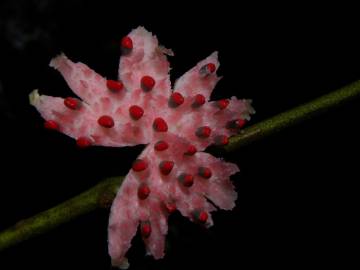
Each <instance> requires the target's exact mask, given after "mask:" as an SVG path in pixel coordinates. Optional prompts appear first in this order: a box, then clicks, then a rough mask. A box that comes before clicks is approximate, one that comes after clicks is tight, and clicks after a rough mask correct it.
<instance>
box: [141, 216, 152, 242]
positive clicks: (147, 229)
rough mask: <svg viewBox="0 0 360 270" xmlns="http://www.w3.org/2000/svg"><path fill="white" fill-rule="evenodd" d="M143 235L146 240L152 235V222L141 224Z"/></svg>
mask: <svg viewBox="0 0 360 270" xmlns="http://www.w3.org/2000/svg"><path fill="white" fill-rule="evenodd" d="M140 231H141V235H142V237H144V238H148V237H149V236H150V235H151V224H150V221H148V220H147V221H142V222H141V224H140Z"/></svg>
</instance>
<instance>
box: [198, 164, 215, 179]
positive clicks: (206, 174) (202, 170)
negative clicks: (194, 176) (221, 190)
mask: <svg viewBox="0 0 360 270" xmlns="http://www.w3.org/2000/svg"><path fill="white" fill-rule="evenodd" d="M198 175H199V176H201V177H202V178H205V179H209V178H210V177H211V176H212V172H211V170H210V169H209V168H207V167H199V169H198Z"/></svg>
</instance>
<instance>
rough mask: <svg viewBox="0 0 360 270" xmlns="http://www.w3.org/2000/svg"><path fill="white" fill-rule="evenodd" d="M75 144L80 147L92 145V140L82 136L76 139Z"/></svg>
mask: <svg viewBox="0 0 360 270" xmlns="http://www.w3.org/2000/svg"><path fill="white" fill-rule="evenodd" d="M76 145H77V146H78V147H80V148H87V147H89V146H91V145H92V142H91V140H90V139H89V138H88V137H85V136H83V137H79V138H77V139H76Z"/></svg>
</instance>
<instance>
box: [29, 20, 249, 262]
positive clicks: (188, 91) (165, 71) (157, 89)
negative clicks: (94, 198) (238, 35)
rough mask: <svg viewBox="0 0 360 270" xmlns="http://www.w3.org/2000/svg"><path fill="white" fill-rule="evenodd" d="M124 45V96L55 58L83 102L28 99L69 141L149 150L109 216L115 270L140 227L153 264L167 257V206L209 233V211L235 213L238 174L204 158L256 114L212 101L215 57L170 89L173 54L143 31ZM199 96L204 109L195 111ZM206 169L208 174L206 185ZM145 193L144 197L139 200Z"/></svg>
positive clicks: (241, 103)
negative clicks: (162, 145)
mask: <svg viewBox="0 0 360 270" xmlns="http://www.w3.org/2000/svg"><path fill="white" fill-rule="evenodd" d="M128 37H130V38H131V40H132V42H133V48H132V49H131V50H130V51H127V52H126V53H124V55H123V56H122V57H121V59H120V66H119V80H120V81H121V82H122V83H123V85H124V88H123V89H122V90H121V91H118V92H114V91H111V89H108V87H107V80H106V79H105V78H103V77H101V76H100V75H98V74H97V73H95V72H94V71H93V70H91V69H90V68H88V67H87V66H86V65H84V64H82V63H74V62H72V61H71V60H69V59H68V58H67V57H66V56H65V55H60V56H58V57H56V58H54V59H53V60H52V61H51V63H50V66H52V67H54V68H55V69H57V70H59V71H60V72H61V74H62V75H63V76H64V78H65V80H66V81H67V83H68V85H69V87H70V88H71V89H72V90H73V91H74V92H75V94H76V95H77V96H78V97H79V98H81V100H80V99H79V100H78V106H77V107H76V108H75V109H71V108H69V107H66V106H65V105H64V100H63V99H62V98H57V97H50V96H43V95H39V94H38V92H37V91H35V92H33V93H32V95H31V103H32V104H33V105H34V106H35V107H36V108H37V109H38V110H39V112H40V113H41V115H42V116H43V117H44V119H46V120H47V121H49V120H52V121H55V122H56V123H57V124H58V130H59V131H61V132H63V133H65V134H67V135H68V136H70V137H73V138H75V139H79V138H87V139H88V141H89V143H90V144H91V145H101V146H114V147H122V146H131V145H136V144H147V147H146V148H145V150H144V151H143V153H142V154H141V155H140V156H139V159H140V160H142V162H144V164H145V165H146V166H145V167H144V169H143V170H141V171H138V170H136V169H132V170H130V172H129V173H128V175H127V176H126V178H125V180H124V183H123V184H122V186H121V188H120V190H119V192H118V194H117V196H116V198H115V200H114V202H113V205H112V208H111V216H110V221H109V253H110V256H111V258H112V263H113V265H114V266H119V267H121V268H126V267H127V266H128V263H127V260H126V257H125V255H126V252H127V250H128V249H129V248H130V245H131V240H132V238H133V237H134V235H135V234H136V231H137V229H138V227H139V224H140V227H141V228H143V226H144V224H146V226H149V227H150V228H151V232H150V233H146V230H144V229H142V233H143V239H144V242H145V245H146V249H147V251H148V253H149V254H152V255H153V256H154V258H156V259H159V258H162V257H163V256H164V243H165V236H166V234H167V218H168V216H169V214H171V211H169V205H171V206H172V207H176V209H177V210H179V211H180V212H181V214H182V215H184V216H186V217H188V218H189V219H191V220H193V221H195V222H197V223H201V224H202V225H203V226H206V227H208V226H211V225H212V224H213V221H212V219H211V212H212V211H215V210H216V209H217V208H215V206H214V205H216V206H218V207H219V208H221V209H226V210H230V209H232V208H233V207H234V205H235V200H236V197H237V194H236V192H235V190H234V187H233V185H232V183H231V181H230V179H229V177H230V176H231V175H233V174H234V173H236V172H238V171H239V169H238V167H237V166H236V165H235V164H231V163H226V162H224V161H223V160H221V159H217V158H214V157H213V156H211V155H210V154H207V153H204V152H202V151H203V150H204V149H205V148H206V147H207V146H209V145H210V144H212V143H214V142H216V141H217V140H218V138H223V137H225V138H226V137H228V136H231V135H234V134H236V133H237V132H238V131H239V129H238V128H236V129H234V128H229V125H228V123H229V122H230V121H233V120H237V119H243V120H249V119H250V114H252V113H254V110H253V109H252V107H251V102H250V101H249V100H239V99H237V98H236V97H232V98H231V99H229V100H228V101H229V102H228V105H227V106H226V108H223V109H221V108H220V107H219V105H218V102H217V101H209V97H210V95H211V92H212V90H213V89H214V87H215V85H216V83H217V82H218V81H219V79H220V78H219V77H218V76H217V75H216V70H217V69H218V67H219V62H218V58H217V53H216V52H215V53H213V54H211V55H210V56H209V57H207V58H206V59H204V60H203V61H200V62H199V63H198V64H197V65H196V66H195V67H194V68H193V69H191V70H189V71H188V72H186V73H185V74H184V75H183V76H182V77H180V78H179V79H178V80H177V81H176V82H175V86H174V88H173V89H172V87H171V82H170V78H169V70H170V66H169V62H168V61H167V57H166V55H165V53H167V54H168V52H170V51H169V50H167V49H164V48H163V47H161V46H159V45H158V41H157V39H156V37H155V36H153V35H152V34H151V33H150V32H148V31H146V30H145V29H144V28H143V27H139V28H137V29H135V30H133V31H132V32H131V33H130V34H129V35H128ZM208 64H212V65H214V66H215V70H214V72H204V70H205V69H204V67H205V66H206V65H208ZM143 76H151V77H152V78H153V79H154V80H155V85H154V87H153V88H152V89H151V90H148V89H144V86H143V85H142V84H141V79H142V77H143ZM172 92H177V93H180V94H181V95H182V97H183V100H182V102H181V104H179V105H178V106H173V104H171V102H169V98H170V95H171V94H172ZM198 94H201V95H203V97H204V98H205V101H206V102H205V103H204V104H203V105H201V106H194V101H195V96H196V95H198ZM133 105H137V106H140V107H141V108H142V109H143V111H144V114H143V116H142V117H141V118H140V119H134V118H133V117H131V115H130V114H129V108H130V106H133ZM103 115H107V116H110V117H111V118H112V119H113V121H114V126H113V127H111V128H107V127H104V126H102V125H100V124H99V122H98V119H99V117H101V116H103ZM159 117H160V118H162V119H163V120H164V121H165V122H166V125H165V126H162V128H164V130H162V131H159V129H157V128H154V119H156V118H159ZM205 126H206V127H209V128H210V129H211V133H209V134H208V135H209V136H202V134H200V133H199V128H201V127H205ZM159 141H165V142H166V143H167V144H168V148H167V149H165V150H163V151H159V150H156V147H155V145H156V144H157V143H158V142H159ZM190 145H192V146H195V147H196V149H197V152H196V153H195V154H193V155H186V154H185V153H186V152H187V151H188V149H189V146H190ZM164 161H169V162H170V163H171V164H172V166H171V168H170V169H169V171H168V172H167V173H164V172H162V170H161V168H162V167H161V166H162V165H161V164H162V162H164ZM204 169H207V170H209V171H210V172H211V174H210V175H208V176H207V177H205V175H203V170H204ZM186 179H187V180H186ZM189 179H190V180H191V181H190V180H189ZM188 180H189V181H190V182H187V181H188ZM143 186H146V189H147V190H148V191H149V192H148V193H149V194H145V195H144V193H141V192H142V191H140V190H141V187H143ZM140 193H141V194H140ZM207 199H208V200H210V201H211V202H212V203H213V204H214V205H213V204H212V203H210V202H209V201H208V200H207ZM199 213H202V214H203V216H202V217H204V216H206V218H205V220H203V221H201V218H199ZM200 221H201V222H200Z"/></svg>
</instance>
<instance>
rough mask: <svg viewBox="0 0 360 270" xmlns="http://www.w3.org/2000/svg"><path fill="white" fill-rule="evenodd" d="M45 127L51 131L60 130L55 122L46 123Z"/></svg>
mask: <svg viewBox="0 0 360 270" xmlns="http://www.w3.org/2000/svg"><path fill="white" fill-rule="evenodd" d="M44 127H45V128H46V129H49V130H59V125H58V123H57V122H55V121H54V120H47V121H45V123H44Z"/></svg>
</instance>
